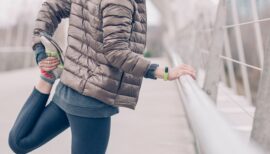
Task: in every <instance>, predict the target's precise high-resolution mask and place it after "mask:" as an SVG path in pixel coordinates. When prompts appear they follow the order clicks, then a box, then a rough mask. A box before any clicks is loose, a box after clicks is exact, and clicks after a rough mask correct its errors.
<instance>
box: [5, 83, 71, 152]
mask: <svg viewBox="0 0 270 154" xmlns="http://www.w3.org/2000/svg"><path fill="white" fill-rule="evenodd" d="M38 87H39V85H37V86H36V88H35V89H34V90H33V92H32V94H31V95H30V97H29V98H28V100H27V101H26V103H25V104H24V106H23V108H22V110H21V112H20V113H19V115H18V117H17V120H16V122H15V124H14V126H13V128H12V129H11V131H10V134H9V145H10V147H11V149H12V150H13V151H14V152H15V153H17V154H23V153H28V152H30V151H32V150H34V149H36V148H38V147H40V146H41V145H43V144H44V143H46V142H47V141H49V140H50V139H52V138H54V137H55V136H57V135H58V134H59V133H61V132H62V131H64V130H65V129H66V128H68V127H69V123H68V120H67V117H66V114H65V112H64V111H62V110H61V109H60V108H59V107H58V106H57V105H56V104H54V103H53V102H51V103H50V104H49V105H48V106H47V107H46V103H47V100H48V97H49V94H44V93H46V92H49V91H50V90H49V89H48V87H47V89H46V87H44V86H42V88H43V89H41V90H40V91H42V92H44V93H41V92H40V91H39V90H37V88H38Z"/></svg>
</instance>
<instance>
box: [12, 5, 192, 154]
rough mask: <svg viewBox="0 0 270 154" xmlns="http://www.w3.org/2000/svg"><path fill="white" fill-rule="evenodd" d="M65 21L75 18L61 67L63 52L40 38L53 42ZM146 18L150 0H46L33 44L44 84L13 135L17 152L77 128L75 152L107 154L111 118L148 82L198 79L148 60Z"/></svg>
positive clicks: (188, 70) (183, 67)
mask: <svg viewBox="0 0 270 154" xmlns="http://www.w3.org/2000/svg"><path fill="white" fill-rule="evenodd" d="M63 18H69V30H68V47H67V50H66V53H65V56H64V66H63V67H62V65H61V56H60V55H59V52H53V53H54V54H51V52H52V51H48V49H47V47H46V45H45V44H44V43H43V42H42V39H41V38H42V36H44V35H46V36H47V37H51V36H52V35H53V34H54V31H55V30H56V28H57V26H58V24H59V23H60V22H61V19H63ZM146 21H147V18H146V7H145V0H121V1H120V0H46V1H45V2H44V3H43V5H42V8H41V10H40V12H39V14H38V18H37V20H36V27H35V30H34V43H33V49H34V51H35V53H36V61H37V63H38V65H39V68H40V70H41V79H40V81H39V82H38V83H37V85H36V86H35V88H34V90H33V92H32V94H31V95H30V97H29V98H28V99H27V101H26V103H25V104H24V106H23V108H22V110H21V112H20V113H19V115H18V118H17V120H16V122H15V124H14V126H13V128H12V130H11V132H10V136H9V144H10V147H11V149H12V150H13V151H14V152H15V153H18V154H24V153H28V152H30V151H32V150H34V149H36V148H38V147H40V146H42V145H43V144H45V143H46V142H48V141H49V140H51V139H52V138H54V137H55V136H57V135H58V134H60V133H61V132H63V131H64V130H65V129H67V128H68V127H70V128H71V132H72V154H105V153H106V148H107V145H108V141H109V136H110V122H111V116H113V115H115V114H117V113H118V112H119V110H118V108H119V107H127V108H130V109H135V107H136V104H137V102H138V97H139V92H140V88H141V84H142V80H143V77H145V78H151V79H157V78H160V79H164V80H175V79H178V78H179V77H180V76H182V75H191V76H192V77H193V78H195V71H194V70H193V68H191V67H190V66H187V65H181V66H178V67H175V68H172V69H170V68H168V67H161V66H159V65H158V64H153V63H151V62H150V61H148V60H146V59H145V58H143V57H142V56H141V54H142V53H143V51H144V49H145V44H146V32H147V29H146V27H147V22H146ZM46 49H47V50H46ZM55 53H56V54H55ZM61 69H62V73H61ZM56 70H58V71H56ZM59 70H60V71H59ZM59 72H60V73H59ZM58 77H60V82H59V84H58V85H57V88H56V91H55V94H54V96H53V99H52V101H51V102H49V103H48V104H47V101H48V97H49V95H50V92H51V88H52V85H53V83H54V81H55V80H56V79H57V78H58Z"/></svg>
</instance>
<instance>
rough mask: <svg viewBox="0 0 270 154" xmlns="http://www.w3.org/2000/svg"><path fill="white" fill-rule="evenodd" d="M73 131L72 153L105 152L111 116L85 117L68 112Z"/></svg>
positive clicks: (100, 153) (101, 153)
mask: <svg viewBox="0 0 270 154" xmlns="http://www.w3.org/2000/svg"><path fill="white" fill-rule="evenodd" d="M67 117H68V120H69V123H70V128H71V132H72V154H105V153H106V149H107V146H108V142H109V137H110V125H111V118H84V117H78V116H73V115H70V114H67Z"/></svg>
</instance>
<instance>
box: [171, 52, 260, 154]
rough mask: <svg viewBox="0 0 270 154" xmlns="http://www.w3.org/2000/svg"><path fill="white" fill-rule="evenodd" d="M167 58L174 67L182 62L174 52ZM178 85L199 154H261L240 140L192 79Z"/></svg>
mask: <svg viewBox="0 0 270 154" xmlns="http://www.w3.org/2000/svg"><path fill="white" fill-rule="evenodd" d="M168 55H169V57H170V59H171V61H172V63H173V65H175V66H177V65H179V64H181V63H182V60H181V58H180V57H179V56H178V54H176V53H175V52H173V51H169V52H168ZM177 84H178V87H179V92H180V96H181V99H182V101H183V103H184V107H185V110H186V113H187V116H188V119H189V122H190V125H191V128H192V131H193V133H194V135H195V138H196V142H197V146H196V147H197V150H198V153H200V154H262V152H261V151H260V150H259V149H258V148H256V147H255V145H253V144H251V143H249V144H248V143H247V142H245V141H243V140H241V138H240V137H239V136H238V134H237V133H236V131H235V130H233V129H232V127H230V125H229V124H228V122H227V121H226V120H225V119H224V117H222V116H221V115H220V113H219V112H218V111H217V109H216V107H215V106H214V102H213V101H212V100H211V99H210V98H209V97H208V95H207V94H206V93H205V92H204V91H203V90H202V89H201V88H200V87H199V86H198V84H197V83H196V82H195V81H194V80H193V79H192V78H191V77H190V76H182V77H181V78H180V79H179V80H177Z"/></svg>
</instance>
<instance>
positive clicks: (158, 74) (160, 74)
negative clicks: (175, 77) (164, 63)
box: [155, 67, 165, 79]
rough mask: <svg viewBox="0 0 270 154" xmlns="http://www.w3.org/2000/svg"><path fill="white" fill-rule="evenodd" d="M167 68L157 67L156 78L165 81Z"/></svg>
mask: <svg viewBox="0 0 270 154" xmlns="http://www.w3.org/2000/svg"><path fill="white" fill-rule="evenodd" d="M164 74H165V68H164V67H157V69H156V71H155V76H156V77H157V78H159V79H164Z"/></svg>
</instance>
